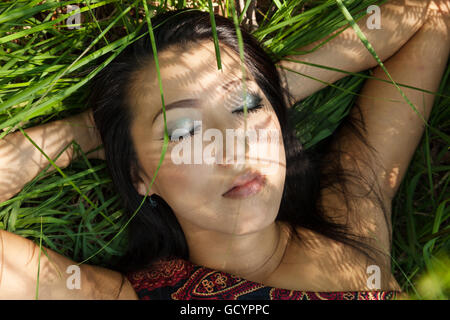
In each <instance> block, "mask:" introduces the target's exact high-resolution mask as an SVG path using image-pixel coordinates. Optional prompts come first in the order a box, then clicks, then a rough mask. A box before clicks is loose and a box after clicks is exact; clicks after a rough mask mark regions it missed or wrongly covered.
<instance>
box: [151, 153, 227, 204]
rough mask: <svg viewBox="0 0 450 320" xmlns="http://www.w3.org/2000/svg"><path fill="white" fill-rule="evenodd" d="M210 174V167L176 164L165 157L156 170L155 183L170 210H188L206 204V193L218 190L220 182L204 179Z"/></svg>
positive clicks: (207, 199)
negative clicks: (157, 170) (215, 182)
mask: <svg viewBox="0 0 450 320" xmlns="http://www.w3.org/2000/svg"><path fill="white" fill-rule="evenodd" d="M166 157H167V154H166ZM212 175H213V173H212V172H211V168H210V167H207V166H203V165H188V164H180V165H176V164H174V163H173V162H172V161H170V158H169V157H167V160H166V159H165V160H164V163H163V165H162V166H161V168H160V170H159V172H158V175H157V177H156V184H157V187H158V191H159V192H160V195H161V197H162V198H163V199H164V200H165V201H166V202H167V204H168V205H169V206H170V207H171V208H172V210H174V211H175V212H183V211H190V209H195V208H199V207H201V206H205V205H207V204H208V201H209V199H210V198H209V197H208V194H213V193H218V192H219V190H218V187H219V186H220V184H214V183H212V182H213V181H211V179H206V177H211V176H212ZM216 189H217V190H216Z"/></svg>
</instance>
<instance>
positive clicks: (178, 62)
mask: <svg viewBox="0 0 450 320" xmlns="http://www.w3.org/2000/svg"><path fill="white" fill-rule="evenodd" d="M220 57H221V65H222V69H221V70H218V67H217V60H216V53H215V48H214V43H213V42H212V41H203V42H200V43H190V44H189V45H186V46H181V45H177V46H171V47H168V48H167V49H165V50H164V51H162V52H159V53H158V60H159V67H160V74H161V81H162V88H163V94H164V103H165V105H168V104H170V103H172V102H175V101H178V100H183V99H200V100H202V101H208V100H212V99H214V98H215V97H216V96H218V95H220V91H221V90H223V86H224V85H225V84H227V83H229V82H230V81H233V80H240V79H242V76H243V74H242V70H241V63H240V59H239V55H238V54H237V53H235V52H234V51H232V50H231V49H229V48H228V47H226V46H223V45H221V46H220ZM245 71H246V72H245V73H246V76H247V78H249V79H252V77H251V75H250V74H249V72H248V70H247V69H245ZM239 82H240V81H239ZM129 85H130V90H128V92H129V97H128V101H129V105H130V108H131V109H132V110H131V111H132V114H134V115H137V114H139V118H141V119H143V118H147V120H148V118H150V117H151V116H152V115H154V114H156V112H158V110H160V109H161V108H162V103H161V96H160V91H159V84H158V75H157V72H156V68H155V63H154V59H153V57H152V58H151V60H150V61H148V62H147V66H146V67H145V68H143V69H141V70H139V71H137V72H136V73H135V74H134V75H133V77H132V79H131V83H130V84H129Z"/></svg>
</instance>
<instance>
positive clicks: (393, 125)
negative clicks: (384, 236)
mask: <svg viewBox="0 0 450 320" xmlns="http://www.w3.org/2000/svg"><path fill="white" fill-rule="evenodd" d="M436 4H438V5H439V6H440V7H441V8H442V10H435V9H433V10H430V15H429V18H428V20H427V21H426V23H425V24H424V25H423V27H422V28H421V29H420V30H419V31H418V32H417V33H416V34H415V35H414V37H413V38H412V39H411V40H410V41H408V43H407V44H405V45H404V46H403V47H402V49H401V50H400V51H399V52H398V53H396V54H395V55H394V56H393V57H391V58H390V59H389V60H387V61H386V62H385V66H386V68H387V70H388V71H389V73H390V75H391V76H392V78H393V79H394V81H396V82H397V83H403V84H406V85H410V86H413V87H417V88H421V89H424V90H427V91H431V92H436V91H437V90H438V88H439V84H440V82H441V78H442V75H443V73H444V71H445V67H446V64H447V61H448V57H449V51H450V32H449V28H450V14H449V7H450V1H449V0H445V1H440V2H439V1H434V3H433V6H434V7H435V8H437V7H438V6H437V5H436ZM374 75H375V77H379V78H382V79H384V80H389V79H388V78H387V76H386V74H385V73H384V72H383V70H382V69H381V68H380V67H377V68H375V70H374ZM402 91H403V92H404V93H405V95H406V96H407V97H408V99H409V100H410V101H411V102H412V104H413V105H414V106H415V108H416V109H417V111H418V112H419V113H420V114H421V117H419V116H418V115H417V114H416V112H415V111H414V110H413V109H412V108H411V106H410V105H408V104H407V102H406V101H405V100H404V99H403V97H402V96H401V94H400V93H399V91H398V90H397V89H396V88H395V87H394V85H393V84H390V83H386V82H381V81H375V80H368V81H367V82H366V84H365V85H364V88H363V90H362V92H361V96H360V97H359V99H358V101H357V103H358V104H359V105H360V107H361V112H362V116H363V118H364V121H365V123H366V126H365V130H366V133H365V136H366V138H367V140H368V143H369V144H370V145H371V146H373V147H374V148H375V149H376V151H377V154H378V159H377V160H376V162H377V163H380V164H381V167H378V166H376V167H374V170H375V172H376V174H377V176H378V178H379V180H380V181H379V182H380V186H381V187H382V188H383V191H384V192H385V195H386V197H387V198H388V199H392V198H393V197H394V196H395V194H396V192H397V190H398V187H399V185H400V183H401V181H402V179H403V177H404V174H405V172H406V170H407V168H408V165H409V162H410V161H411V158H412V156H413V154H414V152H415V150H416V148H417V145H418V143H419V141H420V139H421V137H422V135H423V132H424V128H425V124H424V121H423V120H425V121H427V120H428V118H429V116H430V113H431V109H432V106H433V102H434V98H435V97H434V95H433V94H429V93H424V92H421V91H418V90H414V89H408V88H402ZM374 97H376V99H374ZM352 113H353V110H352ZM422 118H423V119H422ZM346 139H347V141H348V147H349V148H350V150H352V148H354V146H355V145H356V144H355V143H353V142H352V141H351V140H348V139H352V138H345V137H342V138H341V141H345V140H346ZM353 152H358V150H353Z"/></svg>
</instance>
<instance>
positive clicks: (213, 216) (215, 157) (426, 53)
mask: <svg viewBox="0 0 450 320" xmlns="http://www.w3.org/2000/svg"><path fill="white" fill-rule="evenodd" d="M408 3H409V4H404V1H392V2H389V3H388V4H386V5H384V6H383V7H382V12H381V16H382V17H385V19H384V20H383V22H382V27H383V32H380V30H377V29H374V30H370V29H367V28H365V27H364V26H365V21H363V22H362V23H360V26H361V27H362V28H363V31H364V33H365V34H366V35H367V37H368V39H369V41H370V42H371V43H373V45H374V47H375V50H376V51H377V53H378V54H379V56H380V57H381V58H382V59H383V60H386V59H387V58H389V60H387V61H386V67H387V68H388V70H389V71H390V73H391V75H392V76H393V78H394V80H395V81H397V82H398V83H403V84H408V85H411V86H415V87H420V88H423V89H425V90H429V91H436V90H437V87H438V84H439V82H440V79H441V77H442V73H443V70H444V67H445V64H446V62H447V58H448V53H449V41H448V29H447V27H448V22H447V20H448V11H445V8H446V6H447V5H448V3H447V2H445V3H444V2H428V3H427V2H423V1H416V2H414V1H413V2H408ZM163 20H167V22H165V23H164V24H163V25H162V26H161V27H159V28H157V29H156V30H155V38H156V42H157V48H158V60H159V64H160V69H161V83H162V87H163V90H164V103H165V107H166V108H165V109H166V112H165V113H164V112H162V111H161V109H162V102H161V96H160V95H159V82H158V78H157V74H156V69H155V67H154V60H153V57H152V54H151V46H150V44H149V39H148V37H145V38H143V40H142V41H138V42H137V43H136V44H133V45H132V46H131V47H130V48H128V49H127V50H126V51H125V52H124V53H123V54H122V55H121V56H120V57H119V58H118V59H117V60H116V61H114V62H113V63H112V64H111V65H109V66H107V67H106V68H105V69H104V70H103V71H102V72H101V73H100V74H99V76H98V77H97V78H96V80H95V81H94V82H93V84H92V95H91V98H90V100H89V103H90V106H91V107H92V108H93V115H92V114H91V113H90V111H88V112H85V113H84V114H81V115H79V116H74V117H72V118H71V119H70V120H69V121H56V122H55V123H52V124H47V125H43V126H40V127H36V128H32V129H29V130H27V132H28V134H29V135H30V137H31V138H32V139H33V140H34V141H35V142H37V143H38V144H39V143H40V144H41V146H43V148H44V151H45V152H46V153H47V154H48V155H49V156H54V155H56V154H58V153H59V151H60V150H61V149H62V147H63V146H65V145H66V144H67V143H68V142H69V141H71V140H72V139H75V140H76V141H77V142H78V143H79V144H80V145H81V146H82V148H83V150H85V151H89V150H92V149H94V148H95V147H97V146H98V145H99V144H100V143H101V142H103V145H104V154H103V153H101V152H100V153H97V154H94V155H91V156H93V157H105V158H106V160H107V163H108V167H109V169H110V172H111V176H112V179H113V181H114V184H115V186H116V188H117V190H118V192H119V194H120V195H121V197H122V199H123V203H124V206H125V208H126V211H127V212H128V213H129V214H130V215H132V214H133V213H134V211H135V210H137V209H138V208H140V210H141V211H140V212H139V214H137V215H136V216H135V217H134V219H133V221H132V225H131V227H130V229H129V237H130V239H129V242H130V246H129V250H128V252H127V255H126V256H125V258H124V259H123V260H122V261H121V263H120V264H119V265H118V266H117V269H118V270H120V271H121V272H122V273H123V274H126V275H127V277H124V276H123V275H122V274H121V273H119V272H117V271H112V270H107V269H104V268H100V267H96V266H90V265H81V273H80V275H81V288H80V289H79V290H69V289H68V288H67V286H66V277H65V276H64V275H65V273H64V271H65V270H66V269H67V267H68V266H70V265H72V264H75V263H74V262H73V261H70V260H69V259H67V258H65V257H62V256H60V255H58V254H56V253H54V252H52V251H51V250H47V253H48V258H46V257H45V256H44V255H42V256H41V261H40V270H41V271H40V289H39V296H40V298H44V299H45V298H59V299H80V298H82V299H83V298H84V299H85V298H90V299H92V298H93V299H98V298H106V299H112V298H122V299H135V298H142V299H145V298H152V299H153V298H172V299H189V298H214V297H220V298H226V299H236V298H239V297H244V296H246V297H253V298H272V299H276V298H280V299H281V298H295V299H301V298H303V297H304V293H305V292H309V295H308V294H307V298H308V297H311V296H312V297H318V296H321V295H323V294H314V293H313V292H316V293H317V292H321V293H326V292H334V293H336V292H338V293H339V294H337V295H336V294H334V297H340V298H345V297H346V294H347V295H348V294H349V293H351V294H352V297H356V298H370V297H372V298H373V297H374V296H375V297H376V298H386V297H392V295H389V294H387V295H386V293H389V292H392V291H400V288H399V286H398V284H397V282H396V281H395V279H394V278H393V276H392V274H391V272H390V256H389V252H390V246H391V243H390V236H391V234H390V214H389V213H390V203H391V200H392V198H393V197H394V195H395V192H396V190H397V187H398V186H399V184H400V182H401V179H402V177H403V175H404V173H405V170H406V168H407V165H408V163H409V160H410V159H411V156H412V154H413V152H414V149H415V147H416V145H417V143H418V141H419V140H420V136H421V134H422V127H421V121H422V120H421V119H420V117H418V116H417V115H416V114H415V113H414V111H412V110H411V108H410V107H409V106H408V105H407V104H405V103H403V102H398V101H402V100H401V97H400V96H399V93H398V92H397V91H396V90H395V88H393V87H392V86H391V85H389V84H385V83H383V82H379V81H373V80H369V81H367V82H366V84H365V86H364V89H363V92H362V95H361V97H360V98H359V100H358V102H357V105H358V106H359V108H358V107H355V108H354V110H352V114H351V116H352V117H351V118H352V119H355V121H356V120H358V119H359V120H360V121H362V123H363V124H364V129H363V130H364V132H362V133H361V132H360V134H361V136H360V138H361V137H362V138H363V139H362V140H361V139H358V136H357V135H354V134H353V133H354V132H358V131H355V130H352V129H351V128H352V124H353V125H354V123H352V122H350V121H348V125H344V126H342V127H341V128H340V129H339V131H338V132H337V133H336V135H335V136H334V137H333V139H332V140H331V141H330V142H329V146H330V147H329V148H328V149H327V152H328V153H326V154H323V155H322V158H319V156H320V154H319V156H316V157H313V155H312V154H310V153H307V152H306V151H304V150H303V149H302V146H301V145H300V144H299V142H298V141H297V140H296V139H295V138H294V136H293V133H292V130H291V129H290V127H289V123H288V122H287V120H288V119H287V116H286V107H287V106H288V105H290V104H292V102H293V101H298V100H301V99H302V98H304V97H306V96H308V95H310V94H312V93H313V92H315V91H316V90H318V89H320V85H318V82H316V81H311V80H309V81H308V80H305V78H303V77H301V76H299V75H298V73H295V72H286V73H285V74H283V72H281V71H277V69H275V66H274V65H273V64H272V62H271V60H270V58H269V57H268V56H267V55H266V54H265V53H264V52H263V50H261V48H259V47H258V44H257V43H256V42H255V41H254V40H253V39H252V38H251V37H250V36H249V35H248V34H246V33H245V32H244V33H243V36H244V42H245V46H244V52H245V53H246V56H245V66H244V69H241V65H240V60H239V51H238V45H237V40H236V37H235V35H234V31H233V30H234V26H233V24H232V23H231V22H230V21H228V20H226V19H221V18H220V17H216V20H217V26H218V36H219V43H220V54H221V59H222V66H223V69H222V70H217V65H216V60H215V50H214V45H213V42H212V40H211V38H210V35H211V31H210V27H209V24H208V21H209V16H208V15H207V14H204V13H200V12H181V13H179V14H178V15H177V14H173V13H170V14H167V15H165V16H160V17H159V18H156V19H155V20H154V23H155V25H157V24H158V22H161V21H163ZM399 20H402V21H403V23H401V24H399V23H398V21H399ZM394 31H395V32H394ZM402 46H403V47H402ZM311 47H312V46H311ZM400 47H401V49H400ZM303 49H309V48H303ZM399 49H400V50H399ZM397 50H398V52H396V51H397ZM294 58H295V57H294ZM299 59H300V60H303V61H307V62H312V63H317V64H323V65H330V64H331V62H333V65H332V66H333V67H336V68H340V69H345V70H349V71H360V70H364V69H367V68H370V67H374V66H375V65H376V62H375V61H374V60H373V58H371V56H370V55H369V54H368V53H367V52H366V49H365V48H364V47H363V46H362V45H361V44H360V43H359V41H358V40H357V39H356V36H355V35H354V32H353V31H352V30H350V29H349V30H347V31H345V32H343V33H342V34H341V35H340V36H338V37H336V38H335V39H334V40H332V41H330V42H329V43H328V44H327V45H325V46H323V47H321V48H320V49H319V50H317V51H315V52H313V53H311V54H307V55H302V56H300V57H299ZM406 65H407V66H406ZM278 67H284V68H287V69H291V70H294V71H295V70H297V71H299V72H301V73H304V74H307V75H310V76H313V77H316V78H320V79H321V80H322V81H326V82H334V81H336V80H337V79H339V78H341V77H342V74H340V73H335V72H330V71H324V70H322V69H315V68H312V67H300V65H297V64H295V63H290V62H286V61H282V62H280V63H279V64H278ZM280 70H281V69H280ZM285 70H286V69H285ZM278 72H280V74H281V75H282V77H281V80H280V78H279V75H278ZM419 72H420V74H421V77H420V78H418V77H417V74H418V73H419ZM375 76H376V77H380V78H383V77H384V75H383V72H382V71H381V70H380V69H379V68H378V67H377V68H376V69H375ZM243 88H245V89H246V90H243ZM284 91H288V94H286V95H284V94H283V92H284ZM403 91H404V92H405V93H406V95H407V96H408V97H409V99H410V100H411V101H412V102H413V103H414V105H415V106H416V107H417V108H418V109H419V111H420V112H421V114H422V115H423V117H424V118H425V119H427V117H428V115H429V112H430V110H431V105H432V101H433V95H428V94H424V95H422V94H419V93H418V91H414V90H410V89H403ZM374 96H376V97H377V99H373V98H370V97H374ZM388 99H396V100H397V101H396V102H395V101H388ZM244 105H245V106H246V107H247V108H248V110H247V111H248V112H247V113H248V114H247V119H246V120H247V121H246V122H245V121H244V119H243V113H244V108H243V106H244ZM165 117H166V120H167V129H168V132H167V133H168V135H169V137H170V138H171V141H169V145H168V147H167V154H166V156H165V158H164V161H163V162H162V165H161V166H160V167H158V164H159V160H160V153H161V149H162V147H163V143H164V132H165V129H164V122H163V119H164V118H165ZM405 119H407V121H405ZM73 124H76V125H78V127H74V126H73ZM94 124H95V125H94ZM394 125H395V127H394V128H395V130H392V127H393V126H394ZM80 126H86V127H89V128H90V129H85V130H83V129H81V127H80ZM74 128H75V129H74ZM94 128H97V130H98V132H97V131H96V130H95V129H94ZM242 128H245V129H251V130H254V131H255V132H259V131H258V130H267V131H270V132H275V133H278V134H279V135H278V136H279V139H276V138H274V139H273V140H270V142H273V141H274V142H275V149H270V148H269V147H268V145H267V144H266V143H260V142H259V140H257V141H258V142H254V141H253V142H251V141H250V140H245V141H246V147H247V149H246V148H244V150H245V151H244V153H243V156H244V158H245V162H244V163H239V162H238V161H236V159H235V157H234V156H235V155H236V156H239V152H238V154H235V153H233V152H230V153H227V152H223V154H222V153H220V152H219V150H218V149H214V150H213V152H211V153H209V156H210V157H209V158H207V160H208V161H211V160H212V162H207V161H205V159H200V162H197V163H181V164H180V161H178V160H180V159H179V158H177V155H178V156H179V155H180V154H183V156H184V155H185V153H186V152H188V151H193V153H194V154H195V153H196V152H199V151H198V146H199V144H197V147H196V145H195V141H194V144H191V142H192V141H193V140H195V138H196V136H197V137H198V136H199V134H200V137H201V133H200V132H201V131H200V130H203V131H206V129H214V130H216V131H214V132H216V133H217V132H220V133H225V132H226V131H227V130H230V129H231V130H238V129H242ZM176 129H181V130H178V131H177V130H176ZM190 135H192V136H193V137H192V138H190ZM223 136H224V135H223ZM181 138H182V139H181ZM26 141H27V140H25V139H24V138H23V136H22V135H21V134H20V133H19V134H11V135H9V136H7V137H6V138H5V139H4V140H2V141H1V142H2V144H1V145H0V148H1V149H0V150H2V152H1V154H2V155H4V156H2V166H0V167H1V168H2V170H1V173H2V175H3V176H2V177H4V178H5V179H0V180H2V181H8V180H7V179H6V177H8V176H11V175H12V174H17V173H19V172H18V170H20V175H17V176H19V177H20V179H15V181H13V182H12V183H8V185H6V183H3V185H2V186H1V189H0V190H2V192H1V194H2V199H0V200H2V201H4V200H6V199H8V198H9V197H11V196H12V195H14V194H15V193H16V192H17V191H18V190H19V189H20V188H21V186H23V185H24V183H26V181H29V180H30V179H31V178H32V177H34V176H35V175H36V174H37V172H39V170H41V168H42V167H43V166H45V165H46V164H47V163H46V161H45V159H43V158H42V157H41V156H40V155H39V153H38V152H36V150H35V149H34V147H31V148H30V147H29V146H28V145H27V144H26ZM204 141H205V139H204ZM204 141H203V145H202V142H201V140H200V146H203V147H205V146H207V143H204ZM364 142H365V143H364ZM254 143H256V147H257V150H258V151H259V153H258V156H260V155H261V157H258V161H254V162H250V160H254V159H252V158H251V154H250V153H249V152H247V150H249V149H250V147H252V146H255V145H254ZM269 144H270V143H269ZM224 145H225V150H226V151H228V150H232V149H234V141H233V142H232V143H231V144H228V143H224ZM180 146H181V147H183V148H184V149H183V148H180ZM232 146H233V147H232ZM368 146H370V147H371V148H369V147H368ZM11 147H14V148H11ZM177 148H178V149H177ZM190 148H192V149H190ZM196 148H197V149H196ZM174 150H176V151H177V152H174ZM180 150H181V151H182V152H181V153H180V152H178V151H180ZM209 150H210V151H211V149H209ZM234 150H236V149H234ZM269 150H270V151H269ZM334 150H337V151H338V153H337V155H338V158H336V157H335V155H336V153H334ZM371 150H372V151H371ZM14 152H16V155H20V157H15V156H14ZM361 152H363V153H361ZM274 153H275V154H276V157H275V161H272V160H273V159H272V156H273V154H274ZM200 155H204V153H200ZM229 155H231V156H230V157H228V156H229ZM241 155H242V154H241ZM25 156H26V158H25ZM71 158H72V154H71V151H70V150H69V151H68V152H66V153H65V154H64V157H61V158H59V160H58V162H57V164H58V165H59V166H62V167H64V166H67V165H68V164H69V163H70V160H71ZM13 159H14V160H13ZM23 159H32V160H33V162H34V164H29V165H28V163H27V164H26V165H24V164H23V161H24V160H23ZM183 159H184V158H183ZM268 159H269V160H268ZM336 159H338V161H336ZM202 160H203V162H202ZM28 161H29V160H28ZM177 161H178V162H177ZM30 162H31V161H30ZM19 163H22V164H21V165H20V166H18V164H19ZM268 169H270V170H268ZM157 170H158V173H157V177H156V179H155V181H153V176H154V174H155V172H156V171H157ZM343 170H345V171H343ZM342 172H350V173H353V174H354V175H356V176H357V179H350V178H348V177H346V176H342V177H343V179H342V180H340V181H337V180H333V173H334V174H336V173H342ZM318 177H320V179H324V180H320V181H319V180H318ZM9 181H11V179H9ZM9 181H8V182H9ZM319 182H320V183H319ZM339 186H340V187H342V188H343V190H344V191H342V190H341V189H339ZM147 194H148V195H150V196H151V197H150V199H149V198H147V199H143V198H144V196H145V195H147ZM348 194H351V195H352V196H353V197H352V198H351V199H348V198H347V197H346V196H347V195H348ZM342 196H343V197H342ZM142 201H144V202H143V205H142V206H141V207H140V205H141V202H142ZM362 213H364V215H363V214H362ZM0 235H1V236H2V247H1V248H2V257H3V258H2V259H3V261H2V271H1V272H2V274H1V283H0V296H1V297H2V298H15V297H17V298H33V297H34V293H35V281H36V278H35V275H36V270H37V269H36V268H37V261H38V259H37V258H38V256H39V248H37V247H36V246H35V245H34V244H32V243H31V242H30V241H28V240H25V239H23V238H21V237H19V236H16V235H13V234H11V233H8V232H5V231H1V233H0ZM27 253H29V254H27ZM173 258H175V259H173ZM166 259H167V260H168V261H165V260H166ZM187 260H189V261H190V262H188V261H187ZM370 270H376V271H375V272H376V273H377V274H378V275H379V278H378V279H375V281H374V282H371V283H370V281H368V278H369V276H370V274H369V273H368V272H369V271H370ZM371 272H372V271H370V273H371ZM61 273H62V274H63V276H62V277H61V275H60V274H61ZM155 275H156V276H155ZM208 277H209V278H208ZM211 277H212V278H211ZM199 288H200V289H201V290H200V289H199ZM218 288H219V289H218ZM236 288H237V289H236ZM278 288H280V289H278ZM281 288H282V289H281ZM199 290H200V291H199ZM202 290H203V291H202ZM358 292H366V293H367V292H368V293H370V294H358Z"/></svg>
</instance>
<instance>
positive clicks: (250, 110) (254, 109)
mask: <svg viewBox="0 0 450 320" xmlns="http://www.w3.org/2000/svg"><path fill="white" fill-rule="evenodd" d="M249 94H250V95H252V96H254V97H255V98H256V101H257V103H256V105H255V106H254V107H252V108H249V107H248V106H247V113H253V112H258V111H260V110H261V109H262V107H264V105H263V104H262V103H261V102H262V98H261V96H260V95H259V94H257V93H253V92H251V91H250V90H249ZM231 113H237V114H239V115H242V116H243V115H244V106H242V108H241V109H237V110H233V111H232V112H231Z"/></svg>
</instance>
